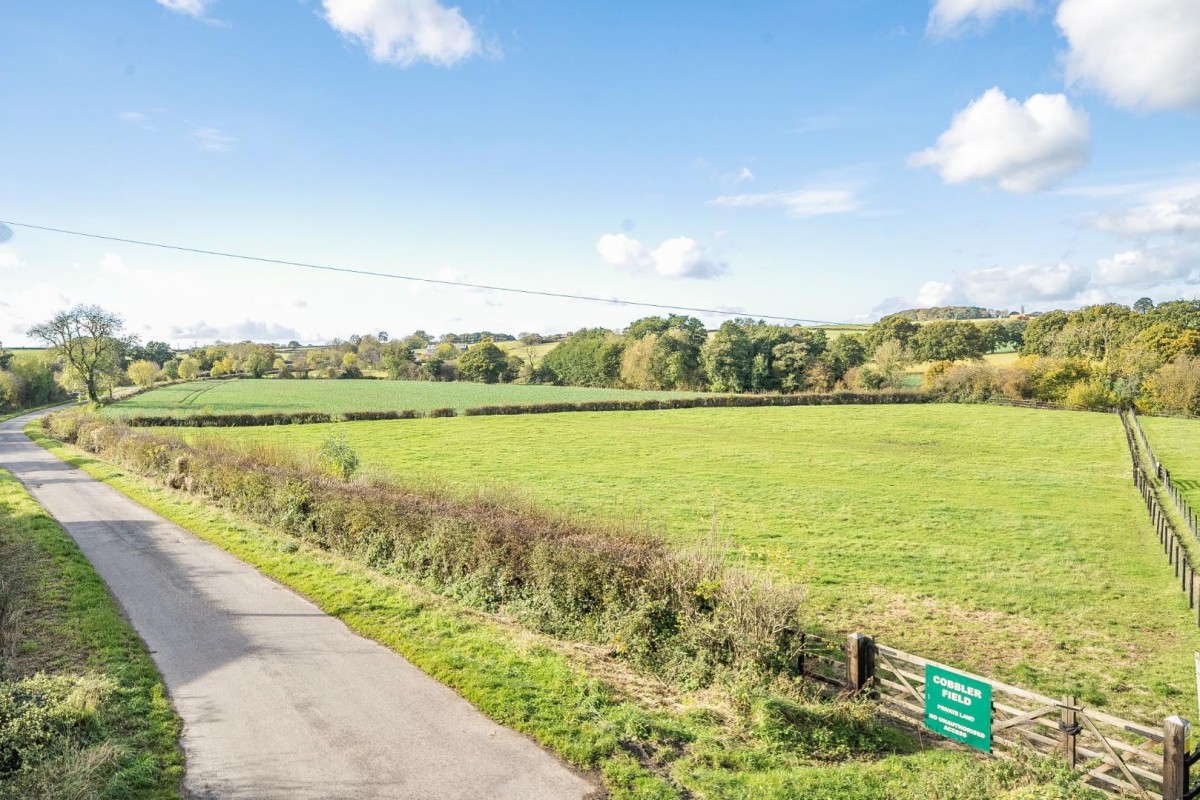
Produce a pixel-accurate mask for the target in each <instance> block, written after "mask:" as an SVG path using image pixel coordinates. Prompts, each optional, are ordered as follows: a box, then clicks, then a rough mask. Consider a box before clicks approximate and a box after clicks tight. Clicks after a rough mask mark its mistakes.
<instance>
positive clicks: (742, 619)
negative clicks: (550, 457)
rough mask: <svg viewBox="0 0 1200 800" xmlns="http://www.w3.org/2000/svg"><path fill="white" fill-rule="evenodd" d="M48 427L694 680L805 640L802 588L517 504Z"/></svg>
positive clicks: (393, 568)
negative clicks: (341, 478) (352, 480)
mask: <svg viewBox="0 0 1200 800" xmlns="http://www.w3.org/2000/svg"><path fill="white" fill-rule="evenodd" d="M44 424H45V425H46V427H47V428H48V430H49V432H50V434H51V435H52V436H54V437H55V438H58V439H60V440H64V441H68V442H72V443H75V444H77V445H79V446H81V447H83V448H85V449H87V450H89V451H91V452H94V453H97V454H98V455H100V456H101V457H103V458H105V459H107V460H110V461H113V462H116V463H118V464H120V465H121V466H123V467H125V468H126V469H128V470H130V471H131V472H136V473H138V474H141V475H144V476H147V477H150V478H154V479H156V480H159V481H162V482H163V483H164V484H166V485H167V486H170V487H172V488H175V489H181V490H183V491H187V492H191V493H194V494H197V495H200V496H202V497H204V498H205V499H206V500H208V501H209V502H211V503H215V504H219V505H221V506H224V507H226V508H229V509H232V510H233V511H235V512H237V513H239V514H242V515H244V516H246V517H249V518H251V519H253V520H255V521H257V522H260V523H262V524H264V525H268V526H271V527H273V528H275V529H277V530H281V531H282V532H285V533H287V534H290V535H292V536H295V537H297V538H298V539H300V540H303V541H305V542H307V543H309V544H311V545H313V546H316V547H319V548H322V549H327V550H332V551H335V552H337V553H340V554H342V555H345V556H348V557H351V558H354V559H357V560H358V561H360V562H362V563H364V564H367V565H369V566H371V567H374V568H377V569H380V570H382V571H385V572H388V573H391V574H397V575H400V576H403V577H404V578H406V579H408V580H412V581H414V582H418V583H421V584H423V585H425V586H426V587H428V588H430V589H433V590H435V591H439V592H442V593H445V594H448V595H451V596H454V597H457V598H459V599H461V600H464V601H466V602H469V603H471V604H473V605H476V606H478V607H481V608H484V609H487V610H489V611H501V612H503V613H505V614H508V615H511V616H513V617H516V618H518V619H521V620H522V621H523V622H525V623H526V624H528V625H529V626H530V627H532V628H534V629H536V630H539V631H542V632H544V633H548V634H551V635H554V636H559V637H563V638H568V639H580V640H585V641H590V642H593V643H596V644H600V645H605V646H608V647H610V648H611V650H612V651H613V652H614V653H616V654H620V655H623V656H625V657H627V658H629V659H630V660H632V661H634V662H636V663H638V664H640V665H642V666H644V667H648V668H651V669H653V670H655V671H657V672H658V674H660V675H662V676H664V677H666V678H668V679H672V680H674V681H676V682H678V683H681V684H683V685H687V686H701V685H707V684H708V683H711V682H712V681H714V680H715V679H717V678H718V677H720V676H728V675H730V674H732V673H738V674H742V673H746V672H751V673H754V674H757V675H759V676H768V677H769V676H771V675H778V674H781V673H787V672H788V671H789V670H790V669H791V664H792V660H793V658H794V657H795V656H796V654H797V653H798V652H799V649H800V647H801V645H802V637H801V633H800V631H801V616H800V615H801V602H800V593H799V590H798V589H797V588H796V587H794V586H791V585H788V584H776V583H773V582H771V581H769V580H768V579H766V578H764V577H761V576H757V575H752V574H751V573H749V572H743V571H739V570H734V569H731V568H729V567H727V566H724V565H723V563H722V560H721V559H720V558H719V557H718V556H701V555H694V554H679V553H675V552H673V551H671V550H669V549H668V548H667V547H666V546H665V545H663V544H662V543H661V542H660V541H659V540H657V539H656V538H653V537H650V536H648V535H645V534H642V533H638V532H634V531H630V530H628V529H614V530H608V529H599V528H597V527H595V526H594V525H584V524H579V523H574V522H570V521H564V520H562V519H558V518H555V517H551V516H546V515H543V514H540V513H536V512H533V511H530V510H528V509H523V508H513V507H512V505H511V504H510V503H506V502H501V501H499V500H494V499H487V498H481V497H477V498H475V499H473V500H469V501H464V500H459V499H456V498H452V497H449V496H447V495H445V494H438V493H435V492H430V491H427V490H412V489H408V488H405V487H402V486H397V485H392V484H385V483H345V482H342V481H339V480H335V479H332V478H330V477H328V476H327V475H325V474H322V473H319V472H316V471H314V470H313V469H311V468H307V469H306V468H303V467H301V466H299V465H297V464H294V463H293V464H289V463H281V462H279V461H271V460H268V459H269V458H275V457H272V456H266V455H263V454H261V453H259V454H256V455H253V456H251V455H248V454H246V453H244V452H239V451H235V450H231V449H227V448H225V447H222V446H221V445H219V444H217V443H211V442H209V443H204V444H202V445H199V446H189V445H186V444H184V443H183V442H181V441H179V440H177V439H175V438H172V437H161V436H156V435H153V434H150V433H147V432H145V431H136V430H132V429H130V428H128V427H126V426H124V425H121V424H119V423H113V422H111V421H106V420H101V419H97V418H96V417H94V416H90V415H88V414H86V413H80V412H61V413H58V414H54V415H51V416H49V417H47V418H45V422H44Z"/></svg>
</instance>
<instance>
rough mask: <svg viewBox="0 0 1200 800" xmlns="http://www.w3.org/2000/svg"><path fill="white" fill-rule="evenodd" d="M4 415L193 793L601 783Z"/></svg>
mask: <svg viewBox="0 0 1200 800" xmlns="http://www.w3.org/2000/svg"><path fill="white" fill-rule="evenodd" d="M31 418H32V417H21V418H17V419H14V420H11V421H9V422H6V423H3V424H0V467H3V468H4V469H7V470H9V471H10V472H12V473H13V475H15V476H16V477H17V478H18V479H19V480H20V481H21V482H22V483H24V484H25V486H27V487H28V488H29V490H30V491H31V492H32V493H33V496H34V497H36V498H37V500H38V501H39V502H40V503H41V504H42V505H43V506H44V507H45V508H46V509H47V510H48V511H49V512H50V513H51V514H52V515H54V517H55V518H56V519H57V520H58V521H59V522H60V523H61V524H62V526H63V527H64V528H66V529H67V531H69V532H70V534H71V536H72V537H74V539H75V541H77V542H78V543H79V546H80V547H81V548H82V549H83V552H84V553H85V554H86V555H87V557H88V559H89V560H90V561H91V562H92V564H93V565H95V567H96V569H97V571H98V572H99V573H100V575H101V577H103V578H104V581H105V583H107V584H108V587H109V589H110V590H111V591H112V593H113V595H115V596H116V598H117V600H118V602H119V603H120V605H121V607H122V609H123V610H124V611H125V614H126V615H127V616H128V617H129V619H130V621H131V622H132V623H133V626H134V628H136V629H137V631H138V633H139V634H141V637H142V638H143V639H144V640H145V642H146V644H147V645H148V646H149V648H150V651H151V653H153V656H154V661H155V663H156V664H157V665H158V668H159V670H160V671H161V672H162V675H163V677H164V678H165V680H166V684H167V688H168V690H169V692H170V694H171V698H172V700H173V702H174V704H175V708H176V709H177V710H178V712H179V715H180V717H182V718H183V722H184V729H183V739H182V742H183V749H184V752H185V753H186V756H187V776H186V778H185V781H184V788H185V792H186V794H187V796H188V797H190V798H194V799H195V800H210V799H211V800H226V798H254V800H268V799H269V798H287V799H288V800H302V799H303V800H307V799H308V798H311V799H312V800H317V799H318V798H319V799H320V800H329V799H331V798H347V799H349V798H355V799H359V798H414V800H416V799H417V798H419V799H420V800H433V799H434V798H480V800H484V799H486V800H504V798H512V800H536V799H538V798H546V800H551V799H553V800H559V799H560V798H583V797H587V796H588V795H589V794H590V793H592V792H593V791H595V787H593V786H591V785H589V784H588V783H587V782H586V781H585V780H583V779H582V778H580V777H579V776H577V775H576V774H574V773H573V772H571V771H570V770H569V769H568V768H567V767H565V766H564V765H563V764H562V763H560V762H559V761H557V760H556V759H555V758H554V757H553V756H551V755H549V754H547V753H546V752H544V751H543V750H541V749H540V748H539V747H538V746H537V745H535V744H534V743H532V742H531V741H529V740H527V739H525V738H524V737H522V736H520V735H518V734H516V733H514V732H513V731H510V730H508V729H506V728H503V727H501V726H499V725H497V724H495V723H494V722H492V721H490V720H488V719H487V718H486V717H484V716H483V715H482V714H480V713H479V712H478V711H476V710H475V709H474V708H473V707H472V706H471V705H470V704H468V703H467V702H466V701H464V700H463V699H462V698H460V697H459V696H458V695H457V694H455V693H454V692H453V691H451V690H450V689H448V688H446V687H445V686H443V685H441V684H440V683H438V682H437V681H435V680H433V679H432V678H430V677H428V676H427V675H425V674H424V673H422V672H420V671H419V670H418V669H416V668H415V667H413V666H412V665H411V664H409V663H408V662H407V661H405V660H404V659H403V658H401V657H400V656H398V655H396V654H395V653H393V652H391V651H390V650H387V649H386V648H384V647H383V646H381V645H379V644H376V643H375V642H372V641H369V640H367V639H363V638H361V637H359V636H357V635H356V634H354V633H352V632H351V631H350V630H348V629H347V628H346V626H345V625H343V624H342V623H341V622H339V621H338V620H336V619H334V618H332V617H330V616H328V615H327V614H325V613H324V612H322V611H321V610H320V609H318V608H317V607H316V606H314V605H313V604H312V603H310V602H308V601H307V600H305V599H303V598H301V597H299V596H298V595H296V594H294V593H293V592H291V591H289V590H288V589H286V588H284V587H282V586H280V585H279V584H277V583H275V582H274V581H272V580H270V579H269V578H266V577H265V576H263V575H261V574H260V573H259V572H257V571H256V570H255V569H253V568H252V567H250V566H249V565H247V564H245V563H243V562H241V561H239V560H238V559H236V558H234V557H233V556H231V555H229V554H228V553H226V552H224V551H223V550H221V549H219V548H217V547H215V546H213V545H211V544H208V543H207V542H204V541H201V540H200V539H197V538H196V537H195V536H193V535H192V534H190V533H188V532H187V531H186V530H184V529H183V528H180V527H179V526H177V525H174V524H172V523H170V522H168V521H166V520H165V519H163V518H162V517H159V516H158V515H156V514H154V513H153V512H151V511H149V510H147V509H145V508H143V507H142V506H140V505H138V504H137V503H135V502H133V501H132V500H130V499H128V498H126V497H125V496H124V495H122V494H120V493H119V492H117V491H116V490H114V489H112V488H110V487H109V486H106V485H104V484H103V483H100V482H99V481H96V480H94V479H93V478H91V477H90V476H88V475H87V474H86V473H85V472H83V471H81V470H78V469H75V468H73V467H70V466H68V465H66V464H64V463H63V462H62V461H60V460H59V459H58V458H56V457H55V456H53V455H52V454H50V453H48V452H46V451H45V450H43V449H42V448H41V447H38V446H37V445H36V444H34V443H33V442H31V441H29V439H28V438H27V437H26V436H25V435H24V434H23V433H22V432H21V428H22V426H23V425H24V424H25V423H27V422H28V421H29V419H31Z"/></svg>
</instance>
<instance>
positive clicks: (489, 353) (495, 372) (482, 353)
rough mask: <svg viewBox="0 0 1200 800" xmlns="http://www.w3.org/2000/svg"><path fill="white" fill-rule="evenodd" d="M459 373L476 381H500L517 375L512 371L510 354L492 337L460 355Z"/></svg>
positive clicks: (467, 378)
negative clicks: (498, 345) (497, 345)
mask: <svg viewBox="0 0 1200 800" xmlns="http://www.w3.org/2000/svg"><path fill="white" fill-rule="evenodd" d="M458 374H459V375H460V376H462V377H463V378H465V379H466V380H469V381H475V382H476V383H498V382H500V381H507V380H511V379H512V378H513V377H515V376H514V375H513V374H512V373H511V371H510V367H509V363H508V355H507V354H506V353H505V352H504V351H503V350H501V349H500V348H499V347H496V345H495V343H494V342H492V340H491V339H484V340H483V341H482V342H480V343H479V344H474V345H471V346H470V347H469V348H467V352H465V353H463V354H462V355H461V356H459V358H458Z"/></svg>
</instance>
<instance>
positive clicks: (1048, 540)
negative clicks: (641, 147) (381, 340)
mask: <svg viewBox="0 0 1200 800" xmlns="http://www.w3.org/2000/svg"><path fill="white" fill-rule="evenodd" d="M335 431H336V432H337V433H339V434H345V436H346V437H347V438H348V440H349V442H350V444H351V445H352V446H353V447H354V448H355V449H356V450H357V452H358V454H359V455H360V456H361V457H362V459H363V463H364V465H365V468H366V469H367V470H368V472H375V473H382V474H386V475H389V476H391V477H393V478H396V479H398V480H401V481H405V482H421V483H425V484H434V485H438V486H441V487H442V488H443V489H444V490H446V491H451V492H462V493H473V492H477V491H485V492H491V493H501V494H509V495H512V496H514V497H516V498H519V501H520V502H530V503H533V504H535V505H537V506H539V507H542V508H547V509H552V510H555V511H557V512H559V513H563V514H568V515H574V516H581V517H584V518H590V519H593V520H597V521H599V522H602V523H606V524H608V523H613V522H615V521H620V522H621V523H622V524H635V525H639V526H642V527H644V528H646V529H648V530H650V531H653V532H657V533H660V534H662V535H664V536H667V537H669V538H670V539H671V540H672V541H674V542H676V543H678V544H679V545H681V546H696V545H700V546H709V543H711V542H714V541H715V542H717V543H718V546H722V547H725V548H727V550H728V553H729V556H730V557H731V558H732V559H735V560H737V561H739V562H741V563H743V564H746V565H749V566H751V567H752V568H761V569H766V570H770V571H772V572H774V573H777V574H780V575H784V576H787V577H789V578H793V579H798V580H800V581H802V582H804V583H805V584H806V585H807V586H808V592H809V596H808V602H809V604H810V610H811V614H812V619H813V622H814V625H816V626H820V627H821V628H823V629H825V630H826V631H829V632H837V633H845V632H849V631H852V630H861V631H863V632H866V633H871V634H874V635H876V636H877V637H878V638H879V639H880V641H883V642H886V643H889V644H892V645H894V646H898V647H902V648H904V649H906V650H909V651H910V652H915V653H918V654H921V655H924V656H927V657H931V658H936V659H938V660H942V661H946V662H949V663H951V664H955V665H959V666H963V667H966V668H969V669H973V670H975V671H978V672H981V673H983V674H986V675H990V676H992V677H995V678H998V679H1001V680H1007V681H1009V682H1012V683H1016V684H1018V685H1022V686H1026V687H1028V688H1031V689H1037V690H1040V691H1043V692H1046V693H1051V694H1065V693H1068V692H1070V693H1073V694H1076V695H1078V696H1079V697H1080V698H1081V699H1082V701H1083V702H1085V703H1087V704H1089V705H1099V706H1104V707H1106V708H1108V709H1110V710H1115V711H1118V712H1124V713H1127V714H1128V715H1130V716H1133V715H1136V716H1138V717H1146V718H1148V719H1149V720H1151V721H1153V720H1154V718H1155V717H1156V716H1158V715H1161V714H1163V713H1169V712H1170V713H1174V712H1180V711H1183V712H1186V711H1187V710H1189V709H1191V708H1193V707H1194V706H1195V690H1194V688H1193V687H1194V674H1193V668H1192V652H1193V651H1195V650H1200V632H1198V631H1197V628H1196V625H1195V622H1194V621H1193V616H1194V612H1189V611H1188V609H1187V601H1186V597H1185V596H1184V595H1182V594H1181V593H1180V592H1179V591H1178V590H1177V589H1176V588H1175V586H1174V582H1173V580H1172V577H1171V573H1170V568H1169V567H1167V566H1166V565H1165V563H1164V562H1163V559H1162V556H1161V553H1160V552H1159V551H1158V549H1157V540H1156V539H1155V538H1154V535H1153V533H1152V531H1151V529H1150V526H1149V523H1148V522H1147V519H1146V515H1145V511H1144V509H1143V508H1142V507H1141V505H1140V503H1141V501H1140V498H1139V497H1138V495H1137V494H1136V493H1135V491H1134V490H1133V488H1132V484H1131V483H1130V482H1129V477H1128V454H1127V452H1126V451H1125V442H1124V437H1123V433H1122V429H1121V426H1120V424H1119V422H1118V421H1117V419H1116V417H1115V416H1113V415H1105V414H1091V413H1077V412H1050V411H1034V410H1027V409H1016V408H1003V407H993V406H949V405H937V406H844V407H832V408H811V407H809V408H761V409H694V410H679V411H659V412H603V413H577V414H556V415H531V416H514V417H469V418H455V419H433V420H417V421H398V422H357V423H343V424H338V425H333V426H330V425H309V426H300V427H290V428H287V429H271V428H241V429H223V430H213V431H189V432H188V433H186V434H185V435H187V436H189V437H204V436H211V437H219V438H221V439H225V440H234V441H241V442H255V443H269V444H273V445H276V446H279V447H283V448H294V449H298V450H300V451H310V452H311V451H313V450H315V449H316V448H318V447H319V446H320V445H321V443H322V442H323V441H324V440H325V439H326V438H327V437H329V436H330V434H331V433H333V432H335ZM1164 457H1166V456H1165V455H1164Z"/></svg>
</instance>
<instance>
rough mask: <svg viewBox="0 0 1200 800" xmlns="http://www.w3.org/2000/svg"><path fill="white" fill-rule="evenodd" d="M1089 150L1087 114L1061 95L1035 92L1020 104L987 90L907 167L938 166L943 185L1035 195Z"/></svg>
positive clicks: (1082, 160)
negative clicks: (976, 183) (971, 184)
mask: <svg viewBox="0 0 1200 800" xmlns="http://www.w3.org/2000/svg"><path fill="white" fill-rule="evenodd" d="M1089 151H1090V131H1089V123H1088V116H1087V113H1086V112H1085V111H1083V110H1082V109H1077V108H1073V107H1072V106H1071V104H1070V103H1069V102H1068V101H1067V98H1066V96H1064V95H1061V94H1035V95H1033V96H1032V97H1030V98H1029V99H1028V100H1026V101H1025V102H1024V103H1020V102H1018V101H1017V100H1015V99H1010V98H1009V97H1007V96H1006V95H1005V94H1004V92H1003V91H1001V90H1000V89H999V88H992V89H988V90H987V91H986V92H984V93H983V94H982V95H981V96H980V97H979V98H978V99H976V100H973V101H972V102H971V104H970V105H968V106H967V107H966V108H965V109H963V110H962V111H960V112H958V113H957V114H955V115H954V120H953V121H952V122H951V124H950V128H949V129H948V130H947V131H946V132H944V133H943V134H942V135H941V136H939V137H938V141H937V145H935V146H934V147H931V148H929V149H927V150H922V151H921V152H919V153H915V154H913V155H912V156H911V157H910V158H909V164H910V165H912V166H917V167H937V168H938V172H939V173H940V174H941V176H942V180H944V181H945V182H946V183H963V182H966V181H971V180H981V181H995V182H997V183H998V184H999V185H1000V187H1001V188H1002V189H1006V190H1008V191H1010V192H1035V191H1038V190H1040V189H1045V188H1047V187H1049V186H1051V185H1052V184H1054V183H1055V182H1056V181H1058V180H1059V179H1061V178H1062V177H1064V176H1066V175H1068V174H1069V173H1071V172H1074V171H1075V170H1077V169H1079V168H1080V167H1082V166H1083V165H1084V164H1086V163H1087V160H1088V156H1089Z"/></svg>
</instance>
